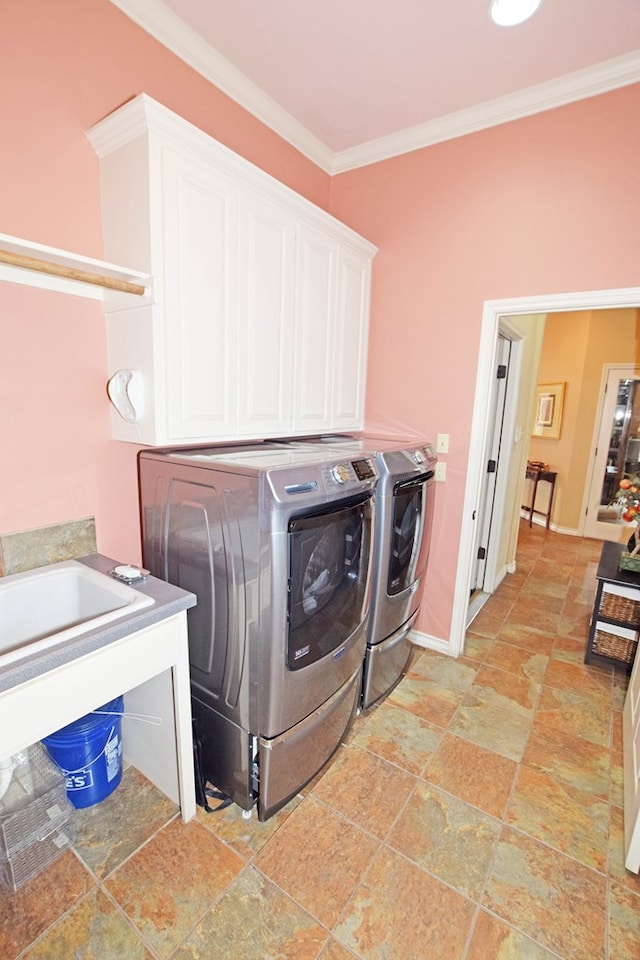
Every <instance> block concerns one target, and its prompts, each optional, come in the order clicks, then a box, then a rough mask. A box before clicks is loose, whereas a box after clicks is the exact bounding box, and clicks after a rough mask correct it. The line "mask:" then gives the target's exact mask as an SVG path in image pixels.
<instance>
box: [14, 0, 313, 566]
mask: <svg viewBox="0 0 640 960" xmlns="http://www.w3.org/2000/svg"><path fill="white" fill-rule="evenodd" d="M0 64H1V65H2V67H1V70H2V79H3V91H4V95H3V96H2V98H1V99H0V128H1V129H2V149H1V150H0V174H1V176H0V230H1V231H2V232H3V233H9V234H13V235H15V236H18V237H24V238H27V239H29V240H33V241H37V242H40V243H45V244H50V245H52V246H57V247H61V248H63V249H68V250H72V251H75V252H77V253H82V254H85V255H87V256H92V257H98V258H99V257H101V256H102V227H101V214H100V181H99V175H100V174H99V164H98V159H97V157H96V155H95V153H94V152H93V150H92V148H91V146H90V144H89V142H88V140H87V139H86V137H85V131H86V130H87V129H88V128H89V127H90V126H91V125H92V124H93V123H95V122H96V121H97V120H99V119H100V118H102V117H104V116H105V115H106V114H108V113H110V112H111V111H112V110H114V109H115V108H116V107H117V106H119V105H120V104H122V103H123V102H125V101H126V100H129V99H130V98H131V97H133V96H135V95H136V94H138V93H140V92H143V91H144V92H146V93H148V94H150V96H152V97H154V98H155V99H157V100H159V101H160V102H162V103H164V104H166V105H167V106H168V107H170V108H171V109H173V110H175V111H176V112H178V113H180V114H182V115H183V116H185V117H186V118H187V119H189V120H191V121H192V122H193V123H195V124H196V125H198V126H200V127H202V128H203V129H205V130H207V131H208V132H209V133H211V134H212V135H213V136H215V137H216V138H217V139H218V140H221V141H222V142H223V143H225V144H226V145H227V146H229V147H231V148H232V149H234V150H235V151H236V152H238V153H240V154H242V155H243V156H245V157H246V158H247V159H249V160H251V161H252V162H254V163H256V164H258V165H259V166H261V167H262V168H263V169H265V170H266V171H267V172H268V173H270V174H272V175H273V176H276V177H277V178H278V179H280V180H282V181H284V182H285V183H287V184H288V185H289V186H291V187H292V188H293V189H295V190H297V191H298V192H299V193H302V194H304V195H305V196H307V197H308V198H309V199H310V200H312V201H313V202H314V203H317V204H318V205H320V206H324V207H327V206H328V201H329V191H330V182H329V177H328V176H327V175H326V174H325V173H323V172H322V171H321V170H319V169H318V168H317V167H315V166H314V164H312V163H311V162H310V161H309V160H307V159H306V158H305V157H303V156H301V155H300V154H299V153H298V152H297V151H296V150H294V149H293V147H291V146H290V145H289V144H287V143H285V142H284V141H283V140H281V139H280V138H279V137H277V136H276V135H275V134H274V133H272V132H271V131H270V130H269V129H267V128H266V127H265V126H263V125H262V124H261V123H259V122H258V121H257V120H255V119H254V118H253V117H251V116H250V115H249V114H247V113H246V112H245V111H244V110H242V109H241V108H240V107H238V106H237V105H236V104H235V103H233V102H232V101H231V100H229V98H228V97H226V96H224V94H222V93H221V92H220V91H219V90H217V89H216V88H215V87H212V86H211V84H209V83H207V82H206V81H205V80H204V79H203V78H202V77H200V76H199V75H198V74H196V73H195V72H194V71H193V70H190V69H189V68H188V67H187V66H185V65H184V64H183V63H182V62H181V61H180V60H178V59H177V58H176V57H175V56H173V55H172V54H171V53H169V51H167V50H166V49H165V48H164V47H162V46H161V45H160V44H158V43H156V41H154V40H153V39H152V38H151V37H149V36H148V35H147V34H146V33H144V31H142V30H140V29H139V28H138V27H136V26H135V24H133V22H132V21H130V20H129V19H128V18H127V17H125V16H124V14H122V13H121V12H120V11H119V10H118V9H117V8H116V7H115V6H113V5H112V4H111V3H108V2H107V0H91V3H87V2H86V0H56V2H55V3H51V0H20V2H19V3H11V4H8V5H7V4H5V5H4V8H3V12H2V29H1V30H0ZM105 330H106V327H105V319H104V316H103V314H102V309H101V307H100V306H99V305H97V304H96V303H94V302H93V301H88V300H81V299H77V298H75V297H70V296H66V295H63V294H57V293H51V292H44V291H35V290H33V289H31V288H28V287H23V286H18V285H15V284H10V283H0V411H1V412H0V438H1V440H2V468H1V470H0V484H1V491H2V493H1V496H0V534H6V533H13V532H16V531H18V530H25V529H31V528H33V527H38V526H43V525H46V524H52V523H60V522H63V521H66V520H74V519H78V518H80V517H85V516H95V517H96V527H97V538H98V549H99V550H101V551H102V552H103V553H106V554H109V555H111V556H115V557H116V558H117V559H123V560H136V559H139V552H140V546H139V534H138V511H137V486H136V461H135V454H136V448H135V447H134V446H132V445H130V444H124V443H117V442H114V441H112V440H111V432H110V424H109V416H108V401H107V398H106V392H105V383H106V379H107V353H106V336H105Z"/></svg>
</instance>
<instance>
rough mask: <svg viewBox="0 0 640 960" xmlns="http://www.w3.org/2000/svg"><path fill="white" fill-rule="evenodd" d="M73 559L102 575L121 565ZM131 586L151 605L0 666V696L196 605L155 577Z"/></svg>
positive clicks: (191, 598) (92, 557) (94, 556)
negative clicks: (143, 595)
mask: <svg viewBox="0 0 640 960" xmlns="http://www.w3.org/2000/svg"><path fill="white" fill-rule="evenodd" d="M73 559H74V560H78V561H79V562H80V563H86V564H87V566H89V567H93V568H94V569H95V570H99V571H100V572H101V573H109V572H110V571H111V570H113V568H114V567H116V566H118V564H119V563H121V562H122V561H118V560H113V559H111V557H105V556H103V555H102V554H99V553H93V554H91V555H90V556H87V557H74V558H73ZM131 586H132V588H133V589H134V590H138V591H139V592H140V593H143V594H145V595H146V596H148V597H152V598H153V600H154V603H153V604H152V605H151V606H148V607H144V608H143V609H142V610H139V611H138V612H136V613H132V614H129V615H128V616H124V617H121V618H120V619H118V620H114V621H113V622H111V623H107V624H105V625H104V626H102V627H98V628H97V629H93V630H88V631H87V632H86V633H82V634H80V635H79V636H76V637H73V638H72V639H70V640H67V641H63V642H62V643H59V644H57V645H56V646H55V647H51V648H50V649H48V650H43V651H42V652H40V653H35V654H33V655H32V656H30V657H24V658H23V659H21V660H18V661H16V662H14V663H9V664H7V665H6V666H4V667H1V668H0V693H3V692H4V691H6V690H10V689H11V688H12V687H17V686H19V685H20V684H22V683H26V682H27V681H29V680H33V679H34V678H35V677H39V676H42V674H43V673H47V672H48V671H50V670H55V669H56V667H60V666H63V665H64V664H66V663H70V662H71V661H72V660H76V659H77V658H78V657H84V656H86V654H88V653H93V652H95V651H96V650H100V649H101V648H102V647H106V646H108V644H110V643H114V642H115V641H116V640H120V639H121V638H122V637H126V636H128V635H129V634H131V633H134V632H135V631H137V630H142V629H144V628H145V627H149V626H152V625H153V624H154V623H158V622H159V621H160V620H166V619H167V617H171V616H173V615H174V614H176V613H180V611H182V610H187V609H189V607H194V606H195V605H196V597H195V595H194V594H193V593H188V592H187V591H186V590H182V589H180V587H174V586H173V584H170V583H166V582H165V581H164V580H158V579H157V578H156V577H152V576H148V577H146V578H145V579H144V580H141V581H139V582H135V583H132V584H131Z"/></svg>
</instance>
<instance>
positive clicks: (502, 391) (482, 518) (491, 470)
mask: <svg viewBox="0 0 640 960" xmlns="http://www.w3.org/2000/svg"><path fill="white" fill-rule="evenodd" d="M510 357H511V341H510V340H508V339H507V338H506V337H504V336H502V334H500V335H499V336H498V351H497V368H496V382H495V384H494V390H493V391H492V398H491V401H490V403H491V412H490V417H489V423H490V424H491V426H490V444H489V449H488V450H487V453H486V470H485V473H484V475H483V481H482V489H481V491H480V503H479V507H478V518H477V522H476V539H475V543H474V547H473V551H474V552H473V569H472V575H471V593H473V592H474V591H477V590H482V589H483V586H484V578H485V570H486V559H487V553H488V550H489V538H490V536H491V525H492V522H493V511H494V503H495V492H496V478H497V474H498V461H499V459H500V447H501V444H502V427H503V423H504V411H505V400H506V396H507V381H508V373H509V359H510Z"/></svg>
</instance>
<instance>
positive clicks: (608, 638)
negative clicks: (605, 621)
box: [593, 630, 638, 663]
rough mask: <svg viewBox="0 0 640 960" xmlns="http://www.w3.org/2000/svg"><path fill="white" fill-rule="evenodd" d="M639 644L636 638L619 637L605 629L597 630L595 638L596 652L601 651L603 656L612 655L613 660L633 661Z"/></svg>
mask: <svg viewBox="0 0 640 960" xmlns="http://www.w3.org/2000/svg"><path fill="white" fill-rule="evenodd" d="M637 646H638V644H637V641H636V640H631V639H628V638H627V637H619V636H618V635H617V634H615V633H608V632H605V631H604V630H596V632H595V636H594V638H593V652H594V653H599V654H600V655H601V656H602V657H610V658H611V659H612V660H620V661H621V662H622V663H633V660H634V657H635V655H636V647H637Z"/></svg>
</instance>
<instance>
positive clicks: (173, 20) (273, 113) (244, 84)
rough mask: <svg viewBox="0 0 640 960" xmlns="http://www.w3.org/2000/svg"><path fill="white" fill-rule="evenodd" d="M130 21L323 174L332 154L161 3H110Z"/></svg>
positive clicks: (127, 0)
mask: <svg viewBox="0 0 640 960" xmlns="http://www.w3.org/2000/svg"><path fill="white" fill-rule="evenodd" d="M110 2H111V3H112V4H113V5H114V6H115V7H117V8H118V9H119V10H121V11H122V13H124V14H125V15H126V16H127V17H129V19H130V20H133V21H134V23H137V24H138V26H139V27H142V29H143V30H144V31H145V32H146V33H148V34H150V35H151V36H152V37H153V38H154V39H155V40H157V41H158V42H159V43H161V44H162V45H163V46H164V47H166V48H167V49H168V50H171V52H172V53H174V54H175V55H176V56H177V57H179V58H180V59H181V60H183V61H184V63H186V64H188V66H190V67H192V68H193V69H194V70H195V71H196V72H197V73H199V74H200V75H201V76H203V77H204V78H205V80H208V81H209V82H210V83H212V84H213V85H214V86H216V87H217V88H218V89H219V90H221V91H222V92H223V93H225V94H226V95H227V96H228V97H230V98H231V99H232V100H235V102H236V103H238V104H239V105H240V106H241V107H244V109H245V110H247V111H248V112H249V113H250V114H252V115H253V116H254V117H256V119H258V120H260V121H261V122H262V123H264V124H265V125H266V126H267V127H269V128H270V129H271V130H273V131H274V132H275V133H277V134H278V135H279V136H280V137H282V139H283V140H286V141H287V143H290V144H291V145H292V146H293V147H295V148H296V150H299V151H300V153H302V154H304V156H305V157H307V158H308V159H309V160H311V161H312V162H313V163H315V164H316V166H318V167H320V168H321V169H322V170H324V171H325V172H326V173H330V172H331V167H332V164H333V151H331V150H330V149H329V148H328V147H326V146H325V145H324V144H323V143H322V142H321V141H320V140H319V139H318V138H317V137H315V136H314V135H313V134H312V133H310V132H309V130H307V129H306V127H304V126H303V125H302V124H301V123H299V122H298V121H297V120H296V119H295V118H294V117H292V116H291V114H290V113H288V112H287V111H286V110H284V109H283V108H282V107H281V106H279V105H278V104H277V103H276V102H275V100H272V99H271V97H269V96H267V94H266V93H264V92H263V91H262V90H261V89H260V88H259V87H258V86H257V85H256V84H255V83H253V82H252V81H251V80H249V78H248V77H246V76H245V75H244V74H243V73H241V72H240V70H238V69H237V68H236V67H234V66H233V64H232V63H230V62H229V61H228V60H227V59H226V58H225V57H223V56H222V54H220V53H218V51H217V50H215V49H214V47H212V46H211V45H210V44H209V43H207V42H206V41H205V40H203V39H202V37H201V36H200V35H199V34H197V33H196V31H195V30H193V29H192V28H191V27H189V26H188V25H187V24H186V23H185V22H184V20H181V19H180V17H178V16H177V15H176V14H175V13H174V12H173V11H172V10H170V9H169V8H168V7H167V6H166V5H165V4H164V3H162V2H161V0H154V3H149V0H110Z"/></svg>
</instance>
